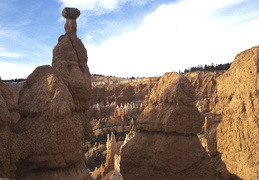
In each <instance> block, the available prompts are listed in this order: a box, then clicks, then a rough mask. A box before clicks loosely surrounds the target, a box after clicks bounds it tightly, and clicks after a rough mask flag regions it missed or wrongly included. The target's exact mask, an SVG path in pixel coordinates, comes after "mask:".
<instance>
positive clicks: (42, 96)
mask: <svg viewBox="0 0 259 180" xmlns="http://www.w3.org/2000/svg"><path fill="white" fill-rule="evenodd" d="M62 14H63V16H64V17H65V18H66V24H65V30H66V34H65V35H62V36H61V37H60V38H59V42H58V44H57V46H56V47H55V49H54V50H53V63H52V66H49V65H46V66H40V67H38V68H36V69H35V70H34V71H33V73H32V74H31V75H30V76H29V77H28V79H27V80H26V82H25V83H24V85H23V89H22V90H21V91H20V94H19V99H18V105H19V113H20V116H21V117H20V119H19V120H18V122H17V123H15V124H14V126H13V127H12V128H11V131H10V129H9V131H10V138H9V141H10V144H11V145H10V149H11V151H10V152H12V151H14V155H13V157H14V159H15V161H16V168H17V170H16V171H15V179H18V180H34V179H38V180H45V179H53V180H54V179H78V180H79V179H80V180H81V179H86V180H87V179H91V177H90V175H89V173H88V170H87V168H86V166H85V162H84V161H85V160H84V154H83V143H84V141H85V138H87V137H89V136H90V135H91V133H92V130H91V127H90V123H89V121H88V116H87V110H88V109H89V103H90V93H91V79H90V73H89V69H88V67H87V53H86V49H85V48H84V46H83V44H82V42H81V41H80V39H78V38H77V35H76V18H77V17H78V16H79V15H80V11H79V10H78V9H75V8H65V9H64V10H63V12H62ZM3 95H5V94H4V93H3ZM3 97H4V98H3V99H5V96H3ZM3 103H5V104H7V106H6V107H7V108H5V109H3V110H4V111H5V112H6V115H5V116H6V117H4V118H5V119H7V120H6V121H5V122H6V124H7V126H8V124H10V123H11V121H12V118H11V110H12V106H11V105H10V103H9V102H8V101H5V102H4V101H3ZM3 103H1V104H3ZM8 106H9V107H8ZM1 116H2V113H1ZM1 127H2V126H1ZM5 132H7V130H5ZM1 148H2V146H1ZM1 171H2V168H1ZM9 178H12V177H11V176H9Z"/></svg>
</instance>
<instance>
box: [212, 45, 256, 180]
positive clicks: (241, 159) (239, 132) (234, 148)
mask: <svg viewBox="0 0 259 180" xmlns="http://www.w3.org/2000/svg"><path fill="white" fill-rule="evenodd" d="M258 81H259V46H257V47H253V48H251V49H248V50H246V51H244V52H241V53H240V54H238V55H237V56H236V58H235V60H234V61H233V63H232V65H231V67H230V69H229V70H228V71H226V72H225V73H224V74H223V75H221V76H220V77H219V78H218V79H217V95H218V103H217V105H216V107H215V109H214V110H213V111H214V113H215V114H217V115H218V116H222V119H221V123H220V124H219V125H218V127H217V148H218V151H219V152H220V153H221V154H222V156H221V157H222V160H223V161H224V163H225V164H226V167H227V170H228V171H229V172H230V173H232V174H234V175H236V176H238V177H239V178H241V179H259V163H258V162H259V161H258V159H259V120H258V115H259V109H258V106H259V93H258V92H259V91H258V90H259V83H258Z"/></svg>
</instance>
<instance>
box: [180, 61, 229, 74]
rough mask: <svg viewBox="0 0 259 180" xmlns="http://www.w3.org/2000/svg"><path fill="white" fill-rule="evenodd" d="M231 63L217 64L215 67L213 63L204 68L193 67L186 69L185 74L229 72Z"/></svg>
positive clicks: (200, 66)
mask: <svg viewBox="0 0 259 180" xmlns="http://www.w3.org/2000/svg"><path fill="white" fill-rule="evenodd" d="M230 65H231V63H226V64H216V65H214V64H213V63H212V64H211V65H207V64H205V65H204V66H202V65H199V66H197V67H191V68H189V69H185V70H184V73H187V72H195V71H218V70H228V69H229V67H230Z"/></svg>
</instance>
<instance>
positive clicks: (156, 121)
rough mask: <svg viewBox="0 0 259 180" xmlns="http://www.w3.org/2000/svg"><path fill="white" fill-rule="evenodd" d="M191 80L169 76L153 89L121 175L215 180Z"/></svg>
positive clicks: (124, 155) (129, 144)
mask: <svg viewBox="0 0 259 180" xmlns="http://www.w3.org/2000/svg"><path fill="white" fill-rule="evenodd" d="M194 101H195V95H194V90H193V87H192V85H191V84H190V82H189V80H188V79H187V78H186V77H185V76H183V75H180V74H176V73H166V74H164V75H163V76H162V77H161V78H160V80H159V82H158V84H157V85H156V86H155V87H154V88H153V89H152V92H151V95H150V97H149V101H148V105H147V107H146V108H145V109H144V111H143V112H142V113H141V115H140V116H139V118H138V120H137V122H138V127H139V130H140V131H139V132H136V135H135V137H134V138H132V139H131V140H130V141H129V142H127V143H126V144H125V145H124V146H123V148H122V152H121V170H120V171H121V174H122V176H123V179H124V180H130V179H143V180H145V179H148V180H152V179H154V180H157V179H204V180H205V179H206V180H207V179H213V178H214V172H215V171H214V168H213V166H212V165H211V163H210V160H209V157H208V156H207V154H206V152H205V150H204V149H203V147H202V146H201V144H200V142H199V140H198V137H197V136H196V133H198V132H199V131H200V130H201V127H202V123H203V118H202V117H201V115H200V113H199V112H198V110H197V108H196V107H195V105H194Z"/></svg>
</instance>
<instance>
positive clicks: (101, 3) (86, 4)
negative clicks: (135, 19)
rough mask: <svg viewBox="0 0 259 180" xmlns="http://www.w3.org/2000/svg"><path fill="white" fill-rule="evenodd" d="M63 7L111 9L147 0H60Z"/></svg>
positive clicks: (142, 2)
mask: <svg viewBox="0 0 259 180" xmlns="http://www.w3.org/2000/svg"><path fill="white" fill-rule="evenodd" d="M60 2H61V3H62V8H63V7H76V8H78V9H80V10H98V11H101V10H104V11H111V10H113V9H116V8H118V7H119V6H120V5H122V4H125V3H126V2H131V3H134V4H138V5H140V4H144V3H145V2H146V0H73V1H71V0H60Z"/></svg>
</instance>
